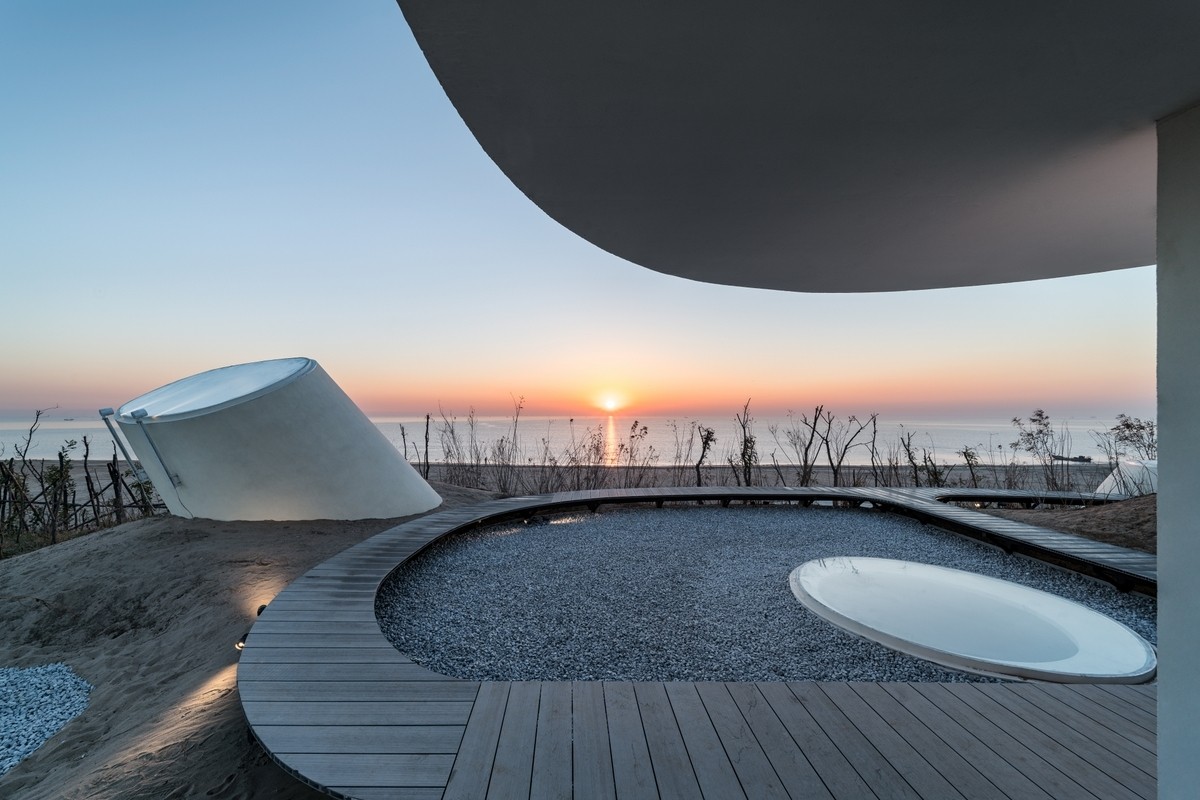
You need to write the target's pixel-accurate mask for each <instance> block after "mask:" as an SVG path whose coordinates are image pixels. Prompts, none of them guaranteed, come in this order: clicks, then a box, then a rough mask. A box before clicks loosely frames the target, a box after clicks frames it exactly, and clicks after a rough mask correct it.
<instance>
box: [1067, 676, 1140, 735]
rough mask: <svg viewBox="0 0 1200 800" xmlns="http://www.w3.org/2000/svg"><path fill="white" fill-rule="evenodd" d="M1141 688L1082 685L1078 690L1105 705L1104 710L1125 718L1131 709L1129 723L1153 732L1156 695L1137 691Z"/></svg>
mask: <svg viewBox="0 0 1200 800" xmlns="http://www.w3.org/2000/svg"><path fill="white" fill-rule="evenodd" d="M1140 688H1141V686H1116V685H1112V684H1108V685H1100V684H1084V685H1081V686H1080V690H1084V691H1085V693H1086V694H1087V696H1088V697H1091V698H1092V699H1094V700H1096V702H1097V703H1103V704H1105V706H1106V708H1109V709H1112V710H1114V711H1116V712H1117V714H1121V715H1122V716H1126V715H1128V714H1130V709H1133V716H1129V717H1128V718H1129V721H1130V722H1136V723H1138V724H1140V726H1141V727H1142V728H1146V729H1147V730H1154V729H1156V728H1157V724H1158V693H1157V692H1154V693H1153V694H1148V696H1147V694H1145V693H1144V692H1141V691H1138V690H1140Z"/></svg>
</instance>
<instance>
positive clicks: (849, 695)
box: [819, 683, 965, 800]
mask: <svg viewBox="0 0 1200 800" xmlns="http://www.w3.org/2000/svg"><path fill="white" fill-rule="evenodd" d="M819 687H820V690H821V691H822V692H824V694H825V695H826V696H827V697H828V698H829V699H830V700H831V701H833V703H834V704H835V705H836V706H837V707H838V710H840V711H841V712H842V713H843V714H845V715H846V718H847V719H849V720H850V722H851V723H853V725H854V726H855V727H856V728H858V730H859V731H860V732H861V733H862V735H863V736H865V737H866V738H867V740H868V741H869V742H871V744H872V745H874V747H875V749H876V750H878V751H879V753H880V754H881V755H883V757H884V758H886V759H887V761H888V763H889V764H891V765H892V766H893V767H894V768H895V769H896V771H897V772H899V773H900V775H901V776H903V778H904V780H905V782H906V783H907V784H908V785H909V786H911V787H912V788H914V789H915V790H916V791H917V793H918V794H919V795H921V796H923V797H942V798H963V793H962V792H960V791H958V789H956V788H955V787H954V786H952V785H951V784H950V782H949V781H948V780H946V778H945V776H943V775H942V773H940V772H938V770H937V769H936V768H935V767H934V766H933V765H932V764H930V763H929V761H927V760H926V759H925V757H924V756H923V755H922V754H921V753H919V752H918V751H917V750H916V749H915V748H914V747H913V746H912V745H911V744H909V742H908V741H906V740H905V738H904V737H903V736H901V735H900V734H898V733H897V732H896V731H895V730H893V729H892V727H891V726H890V725H888V723H887V721H886V720H885V719H883V717H881V716H880V715H879V713H878V712H876V711H875V710H874V709H872V708H871V707H870V706H869V705H867V704H866V703H864V702H863V700H862V698H861V697H859V695H858V693H857V692H855V691H854V689H853V688H852V687H851V684H848V683H822V684H819ZM930 755H931V757H932V754H930ZM964 800H965V798H964Z"/></svg>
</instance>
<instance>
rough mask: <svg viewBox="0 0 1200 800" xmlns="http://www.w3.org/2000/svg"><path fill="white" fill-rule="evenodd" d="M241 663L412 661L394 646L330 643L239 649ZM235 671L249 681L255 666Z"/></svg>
mask: <svg viewBox="0 0 1200 800" xmlns="http://www.w3.org/2000/svg"><path fill="white" fill-rule="evenodd" d="M241 663H242V664H246V665H250V666H253V665H258V664H342V665H343V666H344V667H345V668H346V669H356V668H357V665H359V664H411V663H413V662H412V659H410V658H409V657H408V656H406V655H403V654H401V653H400V652H398V651H397V650H396V649H395V648H391V649H389V648H386V647H355V648H351V649H349V650H338V649H337V648H331V647H251V648H249V649H247V650H245V651H243V653H242V658H241ZM238 672H239V673H240V674H242V675H244V676H245V677H244V678H243V680H245V681H249V682H251V683H258V682H260V681H255V680H254V672H255V670H252V669H247V670H242V669H241V668H240V667H239V669H238Z"/></svg>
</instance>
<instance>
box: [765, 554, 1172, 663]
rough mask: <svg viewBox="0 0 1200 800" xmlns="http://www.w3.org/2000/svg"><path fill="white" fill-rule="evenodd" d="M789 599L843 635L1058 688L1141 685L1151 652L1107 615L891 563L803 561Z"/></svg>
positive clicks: (1008, 586) (1014, 587) (1000, 585)
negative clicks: (1066, 685)
mask: <svg viewBox="0 0 1200 800" xmlns="http://www.w3.org/2000/svg"><path fill="white" fill-rule="evenodd" d="M788 582H789V583H790V584H791V587H792V593H793V594H795V595H796V597H797V599H799V600H800V602H802V603H804V605H805V606H807V607H808V608H809V609H810V610H811V611H812V612H813V613H815V614H816V615H817V616H819V617H821V618H823V619H825V620H827V621H828V622H832V623H833V624H834V625H837V626H838V627H840V628H843V629H845V630H847V631H850V632H851V633H855V634H857V635H859V636H862V637H864V638H867V639H871V640H872V641H876V642H879V643H880V644H882V645H884V646H886V647H890V648H892V649H893V650H899V651H900V652H902V653H907V654H909V655H912V656H916V657H918V658H923V659H926V660H927V661H932V662H934V663H936V664H941V665H943V666H946V667H951V668H952V669H958V670H962V671H964V672H971V673H975V674H978V675H988V676H992V677H998V678H1022V679H1027V680H1043V681H1054V682H1058V683H1084V682H1087V683H1144V682H1146V681H1149V680H1151V679H1153V678H1154V674H1155V670H1156V668H1157V658H1156V656H1155V652H1154V648H1153V647H1152V646H1151V645H1150V644H1149V643H1148V642H1146V640H1144V639H1143V638H1142V637H1140V636H1138V635H1137V634H1136V633H1134V632H1133V631H1132V630H1130V629H1129V628H1127V627H1126V626H1124V625H1122V624H1121V623H1119V622H1117V621H1116V620H1114V619H1112V618H1111V617H1107V616H1105V615H1104V614H1100V613H1099V612H1096V611H1093V610H1091V609H1090V608H1087V607H1086V606H1083V605H1081V604H1079V603H1076V602H1074V601H1071V600H1067V599H1065V598H1062V597H1059V596H1058V595H1054V594H1050V593H1049V592H1043V591H1040V590H1038V589H1031V588H1029V587H1027V586H1021V585H1020V584H1016V583H1012V582H1010V581H1004V580H1000V579H998V578H990V577H987V576H984V575H978V574H976V573H973V572H964V571H962V570H957V569H949V568H947V567H937V566H933V565H931V564H919V563H916V562H912V561H897V560H894V559H888V558H859V557H854V558H851V557H845V556H842V557H837V558H824V559H818V560H815V561H809V562H806V563H804V564H801V565H800V566H799V567H796V569H794V570H792V573H791V575H789V576H788Z"/></svg>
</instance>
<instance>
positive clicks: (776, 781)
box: [238, 488, 1157, 800]
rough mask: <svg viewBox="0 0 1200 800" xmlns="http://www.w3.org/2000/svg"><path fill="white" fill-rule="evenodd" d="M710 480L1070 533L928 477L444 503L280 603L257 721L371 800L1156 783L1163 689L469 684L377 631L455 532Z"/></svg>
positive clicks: (277, 753)
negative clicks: (389, 581)
mask: <svg viewBox="0 0 1200 800" xmlns="http://www.w3.org/2000/svg"><path fill="white" fill-rule="evenodd" d="M700 497H703V498H705V499H712V500H718V501H721V502H736V501H740V500H747V499H751V500H755V501H761V500H783V499H787V500H791V501H801V502H808V501H812V500H820V499H835V500H845V501H849V502H870V503H872V504H874V505H882V506H885V507H888V508H892V509H895V510H900V511H902V512H904V513H909V514H912V515H914V516H918V517H921V518H923V519H926V518H927V521H932V522H934V523H935V524H946V525H948V526H950V527H951V528H952V529H955V530H957V529H958V527H961V526H965V525H967V524H968V523H969V522H971V521H972V520H974V521H977V522H978V523H979V524H980V526H981V527H980V528H979V530H982V531H983V533H982V534H979V538H985V539H987V537H992V536H995V537H1002V540H1003V541H1013V542H1017V543H1018V544H1015V545H1014V546H1013V549H1021V548H1022V547H1023V546H1024V545H1022V544H1020V543H1021V542H1025V543H1026V544H1029V543H1032V545H1030V546H1035V548H1034V549H1035V550H1036V549H1038V548H1049V547H1051V546H1052V545H1054V544H1058V543H1061V540H1056V541H1051V540H1053V539H1055V537H1045V536H1043V534H1042V532H1041V529H1037V528H1033V529H1031V530H1030V529H1029V528H1030V526H1019V528H1017V529H1014V528H1010V527H1009V526H1011V525H1017V524H1016V523H1008V522H1007V521H1005V520H998V519H996V518H994V517H990V516H988V515H984V514H979V513H977V512H973V511H970V510H967V509H960V508H954V507H950V506H946V505H944V504H943V503H940V502H939V501H938V499H937V498H936V497H934V496H931V495H929V494H928V492H926V491H923V490H907V491H905V490H866V489H834V490H830V489H822V490H802V489H793V490H779V489H773V490H765V489H764V490H759V489H732V488H726V489H711V490H710V489H704V490H689V489H681V490H625V491H617V492H579V493H570V494H559V495H549V496H542V497H537V498H509V499H506V500H500V501H494V502H490V503H485V504H480V505H477V506H472V507H469V508H462V509H454V510H450V511H445V512H439V513H435V514H432V515H429V516H427V517H423V518H421V519H418V520H415V521H413V522H410V523H407V524H405V525H401V526H399V527H396V528H393V529H391V530H389V531H386V532H384V533H382V534H379V535H378V536H375V537H373V538H372V539H369V540H368V541H366V542H363V543H362V544H360V545H357V546H355V547H352V548H350V549H348V550H346V551H345V552H343V553H341V554H339V555H338V556H336V557H334V558H333V559H330V560H329V561H327V562H325V563H323V564H321V565H320V566H318V567H316V568H314V569H313V570H312V571H310V572H308V573H307V574H305V575H304V576H302V577H301V578H299V579H298V580H296V581H295V582H294V583H293V584H292V585H291V586H289V587H288V588H287V589H286V590H284V591H283V592H281V593H280V594H279V595H278V596H277V597H276V598H275V599H274V600H273V601H272V602H271V604H270V605H269V606H268V608H267V610H266V611H265V612H264V613H263V615H262V616H261V617H260V618H259V620H258V621H257V623H256V624H255V625H254V627H253V629H252V631H251V633H250V635H249V637H248V638H247V642H246V648H245V650H244V651H243V652H242V656H241V662H240V664H239V667H238V688H239V691H240V693H241V699H242V705H243V708H244V710H245V713H246V718H247V720H248V721H249V723H250V727H251V730H252V731H253V733H254V735H255V736H256V737H257V738H258V740H259V741H260V742H261V743H262V745H263V747H264V748H265V750H266V751H267V753H268V754H270V755H271V757H272V758H273V759H275V760H276V762H278V763H279V764H280V765H281V766H282V767H283V768H284V769H286V770H288V771H289V772H291V773H292V774H293V775H295V776H296V777H297V778H299V779H300V780H302V781H304V782H306V783H308V784H310V785H312V786H315V787H317V788H319V789H322V790H324V791H326V792H328V793H329V794H332V795H334V796H345V797H360V798H367V799H369V798H383V797H388V798H394V797H400V798H405V797H407V798H442V797H445V798H483V797H498V798H499V797H522V798H542V797H563V798H566V797H579V798H590V797H596V798H613V797H620V798H626V797H646V798H652V797H680V798H695V797H714V798H737V797H747V798H752V799H753V798H760V797H792V798H799V797H806V798H807V797H826V798H829V797H833V798H871V797H879V798H890V797H899V798H905V797H908V798H917V797H929V798H960V797H961V798H967V799H968V800H975V798H989V797H997V798H1005V797H1007V798H1056V799H1057V798H1075V797H1080V798H1126V797H1129V798H1153V797H1154V796H1155V791H1156V779H1155V747H1156V738H1155V721H1156V696H1157V694H1156V689H1155V687H1154V686H1099V685H1082V686H1069V687H1068V686H1061V685H1054V684H1034V683H1021V684H907V683H878V684H877V683H620V682H604V683H592V682H576V683H555V682H485V683H478V682H472V681H462V680H457V679H454V678H448V677H445V676H442V675H438V674H437V673H434V672H431V671H429V670H427V669H425V668H423V667H421V666H419V665H417V664H414V663H413V662H412V661H411V660H410V659H409V658H407V657H406V656H404V655H403V654H402V653H400V652H398V651H397V650H396V649H395V648H394V647H392V645H391V644H390V643H389V642H387V640H386V639H384V637H383V635H382V633H381V632H380V630H379V626H378V624H377V622H376V619H375V610H374V605H375V591H376V588H377V587H378V585H379V584H380V583H381V582H382V581H383V580H384V579H385V578H386V576H387V575H388V573H390V572H391V570H392V569H393V568H394V567H395V566H396V565H397V564H399V563H400V562H402V561H403V560H405V559H406V558H408V557H410V556H412V555H413V554H415V553H416V552H417V551H419V550H420V549H421V548H423V547H424V546H425V545H427V544H428V543H429V542H431V541H433V540H434V539H436V538H439V537H440V536H442V535H445V534H446V533H448V532H453V531H457V530H462V529H464V528H469V527H473V526H475V525H478V524H481V523H483V522H487V521H495V520H498V519H504V518H513V517H516V518H520V517H522V516H527V515H530V514H533V513H537V512H539V511H542V510H545V509H549V508H567V507H572V506H575V507H578V506H585V507H588V506H591V507H594V506H596V505H599V504H602V503H609V502H625V503H628V502H631V501H632V502H649V503H656V504H661V503H663V502H670V501H674V500H695V499H698V498H700ZM1006 497H1008V496H1006ZM990 520H995V521H996V522H997V523H1004V525H1001V526H998V527H997V528H995V529H992V528H990V527H988V526H991V525H992V523H991V522H989V521H990ZM1048 533H1054V532H1053V531H1049V532H1048ZM1059 536H1066V535H1065V534H1059ZM1078 538H1079V537H1068V540H1066V541H1067V544H1069V545H1072V546H1073V543H1072V542H1071V541H1070V540H1075V539H1078ZM997 541H999V539H998V540H997ZM1081 541H1082V542H1084V543H1086V542H1087V540H1081ZM1115 549H1116V550H1117V551H1120V552H1118V553H1112V552H1110V551H1108V550H1107V549H1104V548H1102V549H1099V550H1092V549H1089V548H1087V547H1086V546H1082V545H1081V546H1080V547H1078V548H1077V549H1075V550H1074V552H1073V553H1071V554H1070V555H1069V558H1070V559H1075V560H1078V559H1085V558H1094V557H1096V561H1095V563H1093V566H1094V567H1095V568H1096V569H1098V570H1100V571H1102V572H1103V571H1109V573H1108V574H1112V575H1115V576H1116V577H1117V578H1118V579H1123V576H1125V575H1127V574H1128V575H1134V576H1136V577H1137V579H1138V580H1139V581H1141V582H1142V583H1143V584H1146V583H1148V584H1149V585H1151V586H1152V585H1153V575H1154V573H1153V557H1152V556H1150V557H1148V558H1149V559H1150V564H1149V565H1147V564H1146V563H1145V562H1146V559H1136V558H1132V557H1131V558H1129V559H1127V560H1122V558H1123V556H1122V554H1123V553H1125V552H1126V551H1122V549H1121V548H1115ZM1089 563H1092V562H1089ZM1148 567H1149V568H1148Z"/></svg>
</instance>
